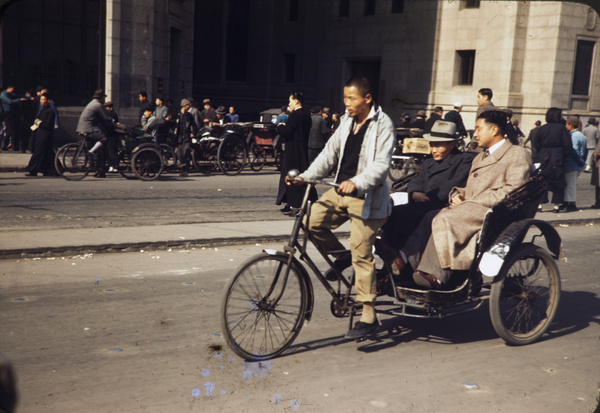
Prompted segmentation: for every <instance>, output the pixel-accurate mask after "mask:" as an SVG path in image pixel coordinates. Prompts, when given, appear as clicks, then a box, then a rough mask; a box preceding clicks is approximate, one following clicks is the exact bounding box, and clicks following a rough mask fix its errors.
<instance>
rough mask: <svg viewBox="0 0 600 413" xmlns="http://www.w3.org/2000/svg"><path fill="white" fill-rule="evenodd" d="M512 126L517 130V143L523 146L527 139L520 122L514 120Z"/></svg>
mask: <svg viewBox="0 0 600 413" xmlns="http://www.w3.org/2000/svg"><path fill="white" fill-rule="evenodd" d="M512 125H513V128H514V130H515V135H516V136H517V141H518V142H519V145H521V146H523V138H524V137H525V134H524V133H523V131H522V130H521V128H519V120H518V119H515V120H513V121H512Z"/></svg>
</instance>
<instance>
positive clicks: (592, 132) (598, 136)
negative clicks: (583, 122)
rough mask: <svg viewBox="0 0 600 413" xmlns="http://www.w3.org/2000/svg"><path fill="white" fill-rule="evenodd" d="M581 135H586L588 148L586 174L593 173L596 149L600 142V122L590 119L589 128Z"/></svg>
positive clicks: (584, 129)
mask: <svg viewBox="0 0 600 413" xmlns="http://www.w3.org/2000/svg"><path fill="white" fill-rule="evenodd" d="M581 133H583V134H584V135H585V138H586V141H587V143H586V148H587V150H588V156H587V159H586V162H585V169H584V172H592V168H593V167H594V149H596V145H598V142H600V130H598V121H597V120H596V118H594V117H592V118H589V119H588V124H587V126H586V127H585V128H583V130H582V131H581Z"/></svg>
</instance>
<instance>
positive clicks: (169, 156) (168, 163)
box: [158, 143, 176, 169]
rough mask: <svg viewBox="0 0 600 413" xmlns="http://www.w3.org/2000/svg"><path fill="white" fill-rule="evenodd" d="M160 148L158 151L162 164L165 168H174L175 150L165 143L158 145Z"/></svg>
mask: <svg viewBox="0 0 600 413" xmlns="http://www.w3.org/2000/svg"><path fill="white" fill-rule="evenodd" d="M158 146H159V148H160V153H161V154H162V158H163V164H164V167H165V168H166V169H174V168H175V164H176V162H175V152H174V151H173V148H171V145H168V144H166V143H161V144H160V145H158Z"/></svg>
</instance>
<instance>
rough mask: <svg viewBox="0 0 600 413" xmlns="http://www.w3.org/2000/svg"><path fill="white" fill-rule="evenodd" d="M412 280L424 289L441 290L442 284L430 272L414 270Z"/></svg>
mask: <svg viewBox="0 0 600 413" xmlns="http://www.w3.org/2000/svg"><path fill="white" fill-rule="evenodd" d="M413 281H414V282H415V284H417V285H418V286H419V287H422V288H425V289H426V290H441V289H442V284H441V283H440V281H439V280H438V279H437V278H435V276H433V275H431V274H427V273H425V272H423V271H418V270H417V271H415V272H414V274H413Z"/></svg>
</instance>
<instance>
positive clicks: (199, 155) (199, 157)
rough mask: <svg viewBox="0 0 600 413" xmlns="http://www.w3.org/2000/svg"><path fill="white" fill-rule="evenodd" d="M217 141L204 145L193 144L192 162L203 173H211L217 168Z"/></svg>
mask: <svg viewBox="0 0 600 413" xmlns="http://www.w3.org/2000/svg"><path fill="white" fill-rule="evenodd" d="M216 156H217V143H216V142H209V143H207V144H204V145H192V164H193V165H194V169H196V170H197V171H198V172H201V173H203V174H209V173H211V172H213V171H215V170H216V169H217V163H216Z"/></svg>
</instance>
